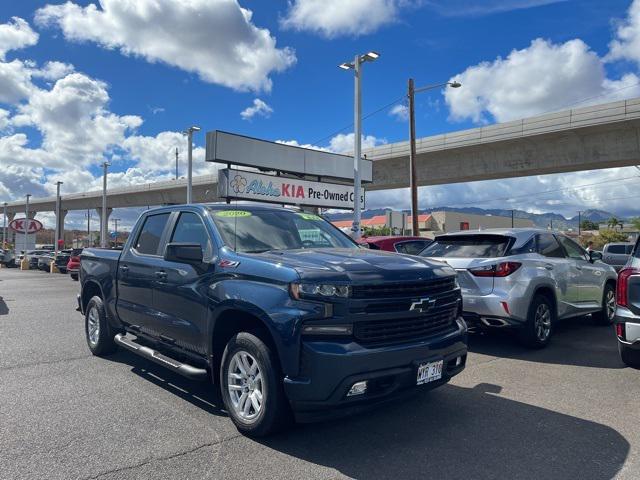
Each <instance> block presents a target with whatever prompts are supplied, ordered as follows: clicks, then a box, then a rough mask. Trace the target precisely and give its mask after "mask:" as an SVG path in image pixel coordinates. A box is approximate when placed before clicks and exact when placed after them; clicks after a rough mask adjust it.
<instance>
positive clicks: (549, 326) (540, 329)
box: [520, 294, 556, 348]
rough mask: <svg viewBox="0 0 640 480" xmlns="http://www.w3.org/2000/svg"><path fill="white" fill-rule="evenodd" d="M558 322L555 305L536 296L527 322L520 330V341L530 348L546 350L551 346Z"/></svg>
mask: <svg viewBox="0 0 640 480" xmlns="http://www.w3.org/2000/svg"><path fill="white" fill-rule="evenodd" d="M555 321H556V313H555V308H554V306H553V303H552V302H551V301H550V300H549V299H548V298H547V297H546V296H545V295H541V294H536V295H535V296H534V297H533V300H531V304H530V305H529V312H528V314H527V322H526V323H525V324H524V326H523V327H522V329H521V330H520V341H521V342H522V343H523V344H524V345H525V346H527V347H529V348H544V347H546V346H547V345H549V342H550V341H551V336H552V335H553V328H554V324H555Z"/></svg>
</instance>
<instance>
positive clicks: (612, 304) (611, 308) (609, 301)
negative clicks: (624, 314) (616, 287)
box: [605, 289, 616, 321]
mask: <svg viewBox="0 0 640 480" xmlns="http://www.w3.org/2000/svg"><path fill="white" fill-rule="evenodd" d="M605 305H606V308H607V319H608V320H609V321H611V320H613V317H615V315H616V295H615V293H614V291H613V290H611V289H609V290H608V291H607V297H606V298H605Z"/></svg>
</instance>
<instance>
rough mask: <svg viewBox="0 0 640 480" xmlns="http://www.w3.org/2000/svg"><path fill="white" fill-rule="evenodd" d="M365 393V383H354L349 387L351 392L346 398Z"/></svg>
mask: <svg viewBox="0 0 640 480" xmlns="http://www.w3.org/2000/svg"><path fill="white" fill-rule="evenodd" d="M366 391H367V381H366V380H364V381H362V382H356V383H354V384H353V385H352V386H351V390H349V393H347V397H353V396H355V395H363V394H364V393H365V392H366Z"/></svg>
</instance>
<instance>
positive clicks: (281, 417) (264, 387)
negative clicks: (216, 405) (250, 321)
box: [219, 332, 290, 437]
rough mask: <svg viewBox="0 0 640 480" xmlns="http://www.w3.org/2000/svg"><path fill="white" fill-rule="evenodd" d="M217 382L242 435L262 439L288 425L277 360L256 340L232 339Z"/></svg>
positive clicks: (242, 335) (247, 336) (249, 336)
mask: <svg viewBox="0 0 640 480" xmlns="http://www.w3.org/2000/svg"><path fill="white" fill-rule="evenodd" d="M219 378H220V391H221V394H222V401H223V402H224V406H225V409H226V410H227V412H228V413H229V417H231V421H233V423H234V424H235V426H236V428H237V429H238V430H239V431H240V432H241V433H243V434H245V435H248V436H252V437H264V436H266V435H270V434H272V433H275V432H277V431H278V430H280V429H282V428H283V427H284V426H285V425H286V424H287V423H288V419H289V418H290V415H289V405H288V402H287V400H286V397H285V394H284V389H283V386H282V375H281V373H280V367H279V363H278V359H277V357H276V355H275V352H273V351H272V350H271V348H270V347H269V346H268V345H267V344H266V343H265V342H263V341H262V339H260V338H259V337H258V336H256V335H254V334H252V333H248V332H240V333H238V334H236V335H234V336H233V337H231V339H230V340H229V342H228V343H227V346H226V348H225V350H224V355H223V357H222V363H221V365H220V377H219Z"/></svg>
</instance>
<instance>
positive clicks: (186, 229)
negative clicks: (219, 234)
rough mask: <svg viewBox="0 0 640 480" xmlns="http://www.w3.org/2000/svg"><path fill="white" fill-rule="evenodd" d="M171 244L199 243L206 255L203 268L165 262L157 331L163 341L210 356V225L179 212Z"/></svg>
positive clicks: (157, 302) (158, 296) (159, 288)
mask: <svg viewBox="0 0 640 480" xmlns="http://www.w3.org/2000/svg"><path fill="white" fill-rule="evenodd" d="M166 239H167V243H198V244H200V246H201V247H202V252H203V254H204V257H203V260H204V262H203V263H202V265H191V264H188V263H178V262H168V261H164V260H163V264H162V268H161V269H160V272H161V274H160V276H159V277H158V278H157V279H156V285H155V290H154V293H153V305H154V309H155V310H157V312H158V316H157V318H156V328H158V330H159V331H160V332H161V334H162V335H163V340H165V341H169V342H174V343H175V344H177V345H179V346H181V347H183V348H186V349H188V350H192V351H195V352H198V353H202V354H204V353H206V346H207V341H209V340H210V339H209V337H208V334H207V313H208V306H209V303H208V295H207V293H208V289H209V284H210V279H211V276H212V275H213V271H214V268H215V266H214V265H213V264H212V263H211V260H212V257H213V243H212V241H211V236H210V234H209V232H208V231H207V228H206V224H205V223H204V221H203V219H202V218H201V217H200V215H199V213H197V212H195V211H181V212H176V213H175V217H174V218H173V219H172V221H171V226H170V228H169V233H168V234H167V237H166Z"/></svg>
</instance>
